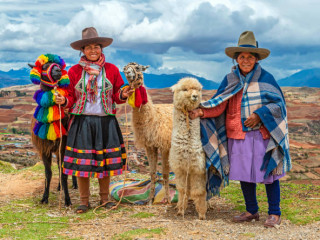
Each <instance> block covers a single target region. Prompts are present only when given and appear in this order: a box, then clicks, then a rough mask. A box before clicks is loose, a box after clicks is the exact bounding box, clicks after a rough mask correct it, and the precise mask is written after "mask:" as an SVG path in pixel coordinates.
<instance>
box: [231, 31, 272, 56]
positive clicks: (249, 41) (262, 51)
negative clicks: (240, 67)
mask: <svg viewBox="0 0 320 240" xmlns="http://www.w3.org/2000/svg"><path fill="white" fill-rule="evenodd" d="M225 52H226V54H227V56H228V57H231V58H233V57H234V54H235V53H237V52H250V53H257V54H259V57H260V60H261V59H265V58H267V57H268V56H269V54H270V51H269V50H268V49H266V48H259V47H258V42H257V41H256V38H255V37H254V34H253V32H251V31H245V32H243V33H241V35H240V37H239V41H238V46H237V47H227V48H226V49H225Z"/></svg>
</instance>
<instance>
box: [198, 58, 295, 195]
mask: <svg viewBox="0 0 320 240" xmlns="http://www.w3.org/2000/svg"><path fill="white" fill-rule="evenodd" d="M241 89H243V95H242V101H241V122H242V130H243V131H245V132H247V131H251V130H256V129H259V127H260V125H257V126H256V127H254V128H253V129H252V128H248V127H246V126H245V125H244V121H245V120H246V119H247V118H248V117H249V116H250V115H251V113H253V112H254V113H256V114H258V115H259V117H260V119H261V121H262V123H263V125H264V126H265V127H266V128H267V129H268V131H269V132H270V135H271V137H270V140H269V143H268V146H267V149H266V153H265V156H264V159H263V164H262V166H261V170H266V173H265V176H264V177H265V178H267V177H268V175H269V174H270V173H271V174H281V173H283V171H285V172H286V171H290V169H291V167H292V166H291V158H290V155H289V135H288V124H287V111H286V103H285V100H284V97H283V94H282V91H281V89H280V87H279V86H278V84H277V82H276V81H275V79H274V78H273V76H272V75H271V74H270V73H268V72H267V71H265V70H264V69H262V68H261V66H260V65H259V64H258V63H257V64H256V65H255V67H254V69H253V71H251V72H250V75H248V76H247V78H246V81H244V80H243V77H242V76H241V75H240V70H239V68H238V67H236V68H233V70H232V71H231V73H229V74H227V75H226V77H225V78H224V79H223V81H222V83H221V85H220V87H219V88H218V91H217V93H216V94H215V95H214V96H213V97H212V98H211V99H210V100H208V101H206V102H203V103H201V107H203V108H212V107H215V106H217V105H219V104H220V103H222V102H224V101H227V100H228V99H230V98H231V97H232V96H234V95H235V94H236V93H237V92H239V91H240V90H241ZM225 120H226V113H225V112H224V113H223V114H221V115H220V116H218V117H216V118H204V119H201V121H200V125H201V140H202V145H203V149H204V151H205V153H206V167H207V173H208V176H207V193H208V195H207V198H208V199H209V198H210V197H212V196H213V195H216V194H219V192H220V186H221V183H222V182H223V183H224V186H225V184H226V183H228V174H229V158H228V148H227V135H226V128H225Z"/></svg>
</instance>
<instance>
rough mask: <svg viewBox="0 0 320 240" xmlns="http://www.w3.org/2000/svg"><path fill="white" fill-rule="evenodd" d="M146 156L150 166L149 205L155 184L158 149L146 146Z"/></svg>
mask: <svg viewBox="0 0 320 240" xmlns="http://www.w3.org/2000/svg"><path fill="white" fill-rule="evenodd" d="M146 150H147V156H148V162H149V167H150V177H151V185H150V195H149V204H150V205H151V204H152V203H153V200H154V195H155V186H156V180H157V176H156V174H157V160H158V149H157V148H151V147H147V148H146Z"/></svg>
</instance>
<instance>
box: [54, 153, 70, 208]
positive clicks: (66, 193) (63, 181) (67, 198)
mask: <svg viewBox="0 0 320 240" xmlns="http://www.w3.org/2000/svg"><path fill="white" fill-rule="evenodd" d="M55 155H56V156H57V163H58V169H59V179H60V176H61V184H62V189H63V191H64V205H65V206H70V205H71V200H70V195H69V190H68V175H66V174H64V173H63V172H62V161H63V158H64V152H63V153H61V161H60V153H59V150H58V151H56V152H55ZM60 171H61V173H60ZM60 174H61V175H60ZM58 188H59V190H60V181H59V185H58Z"/></svg>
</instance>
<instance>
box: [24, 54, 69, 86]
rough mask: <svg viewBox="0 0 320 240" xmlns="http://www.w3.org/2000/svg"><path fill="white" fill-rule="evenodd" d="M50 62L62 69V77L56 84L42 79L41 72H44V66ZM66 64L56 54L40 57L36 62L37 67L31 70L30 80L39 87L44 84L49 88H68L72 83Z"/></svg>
mask: <svg viewBox="0 0 320 240" xmlns="http://www.w3.org/2000/svg"><path fill="white" fill-rule="evenodd" d="M48 62H52V63H56V64H59V65H60V67H61V73H62V76H61V78H60V79H59V80H58V81H57V82H56V83H51V82H47V81H45V80H43V79H41V72H42V66H43V65H44V64H46V63H48ZM65 68H66V64H65V62H64V60H63V59H62V58H60V57H59V56H58V55H55V54H50V53H48V54H45V55H43V54H42V55H40V56H39V57H38V58H37V60H36V62H35V67H34V68H32V69H31V71H30V79H31V81H32V83H34V84H37V85H39V84H40V82H42V83H43V84H45V85H47V86H49V87H54V86H57V85H58V86H59V87H63V88H65V87H67V86H68V85H69V83H70V80H69V77H68V74H67V71H66V70H65Z"/></svg>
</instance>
